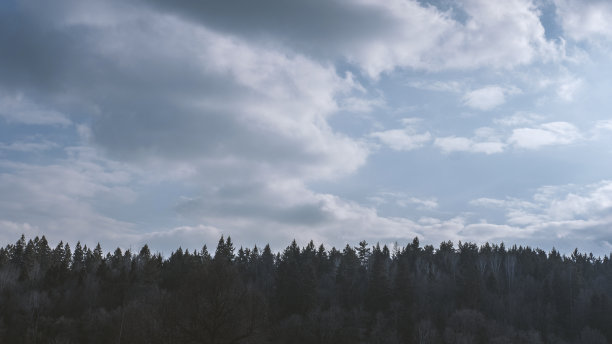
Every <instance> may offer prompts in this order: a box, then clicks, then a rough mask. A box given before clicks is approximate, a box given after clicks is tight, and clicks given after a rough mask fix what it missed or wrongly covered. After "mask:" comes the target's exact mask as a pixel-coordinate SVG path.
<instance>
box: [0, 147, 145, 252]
mask: <svg viewBox="0 0 612 344" xmlns="http://www.w3.org/2000/svg"><path fill="white" fill-rule="evenodd" d="M69 155H70V157H69V158H67V159H65V160H63V161H57V162H56V163H54V164H50V165H36V164H26V163H16V162H10V161H0V167H1V168H2V170H3V173H2V174H0V195H1V196H0V227H1V228H3V230H0V232H5V231H8V232H6V235H7V236H9V235H10V236H13V238H6V237H3V238H2V239H7V241H9V242H10V241H13V240H14V236H15V232H16V231H23V233H25V234H27V235H29V236H33V235H46V236H47V238H48V239H49V240H56V241H59V240H69V241H71V242H76V241H77V240H81V241H82V242H86V243H88V244H90V245H91V244H95V242H96V241H101V242H107V243H112V244H115V245H120V244H121V241H120V240H117V238H118V237H119V236H121V235H124V234H126V233H129V232H131V231H132V230H133V228H134V227H133V225H132V224H130V223H127V222H124V221H119V220H116V219H114V218H112V217H109V216H107V215H104V214H102V213H100V212H99V211H98V210H97V206H99V205H101V204H129V203H131V202H133V201H134V199H135V197H136V194H135V193H134V191H132V190H131V189H130V188H129V187H127V186H126V184H127V183H129V182H130V181H131V178H132V177H131V173H130V172H129V169H125V168H123V167H121V165H120V164H117V163H114V162H111V161H107V160H103V159H99V158H95V154H93V152H91V151H90V150H82V149H76V150H72V152H70V154H69ZM121 245H122V244H121Z"/></svg>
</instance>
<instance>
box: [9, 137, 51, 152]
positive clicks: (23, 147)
mask: <svg viewBox="0 0 612 344" xmlns="http://www.w3.org/2000/svg"><path fill="white" fill-rule="evenodd" d="M58 147H59V145H58V144H57V143H55V142H51V141H48V140H43V141H40V142H24V141H15V142H11V143H8V144H7V143H2V142H0V151H13V152H26V153H27V152H43V151H47V150H50V149H55V148H58Z"/></svg>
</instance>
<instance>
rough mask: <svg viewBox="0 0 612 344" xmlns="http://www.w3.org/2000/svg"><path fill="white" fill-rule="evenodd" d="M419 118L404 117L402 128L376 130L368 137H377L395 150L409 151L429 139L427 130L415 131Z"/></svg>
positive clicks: (421, 145)
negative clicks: (422, 131)
mask: <svg viewBox="0 0 612 344" xmlns="http://www.w3.org/2000/svg"><path fill="white" fill-rule="evenodd" d="M420 121H421V119H420V118H404V119H402V123H403V124H404V126H405V127H404V129H391V130H385V131H377V132H373V133H371V134H370V137H373V138H377V139H378V140H380V142H382V143H383V144H385V145H387V146H389V147H390V148H391V149H394V150H397V151H409V150H414V149H417V148H421V147H423V146H424V145H425V144H426V143H428V142H430V141H431V134H430V133H429V132H428V131H427V132H424V133H418V132H417V127H416V125H417V123H418V122H420Z"/></svg>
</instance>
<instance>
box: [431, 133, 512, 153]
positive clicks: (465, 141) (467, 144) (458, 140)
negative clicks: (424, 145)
mask: <svg viewBox="0 0 612 344" xmlns="http://www.w3.org/2000/svg"><path fill="white" fill-rule="evenodd" d="M434 145H435V146H436V147H438V148H440V149H441V150H442V152H444V153H452V152H471V153H485V154H494V153H501V152H503V151H504V147H505V145H504V143H503V142H499V141H489V142H477V141H474V140H473V139H470V138H467V137H456V136H447V137H438V138H436V139H435V141H434Z"/></svg>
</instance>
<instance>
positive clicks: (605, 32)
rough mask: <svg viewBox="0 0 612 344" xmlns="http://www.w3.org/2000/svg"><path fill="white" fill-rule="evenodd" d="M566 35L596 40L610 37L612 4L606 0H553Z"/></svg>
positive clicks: (573, 37) (577, 38)
mask: <svg viewBox="0 0 612 344" xmlns="http://www.w3.org/2000/svg"><path fill="white" fill-rule="evenodd" d="M555 5H556V7H557V15H558V17H559V18H560V21H561V25H562V26H563V31H564V32H565V35H566V37H568V38H571V39H574V40H578V41H581V40H586V41H596V40H597V39H601V38H604V39H610V38H612V24H611V23H610V20H609V18H610V17H611V16H612V4H610V2H608V1H599V0H596V1H576V0H555Z"/></svg>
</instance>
